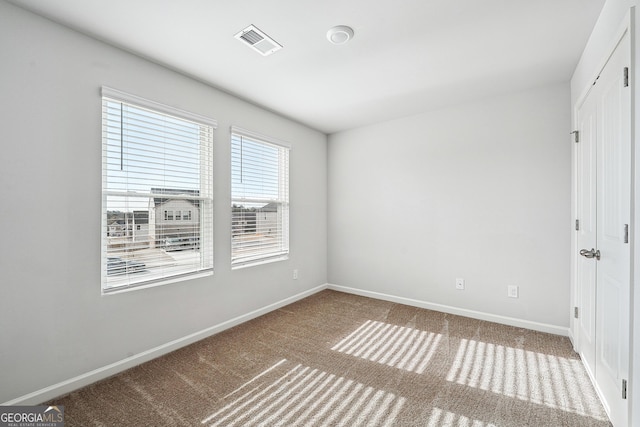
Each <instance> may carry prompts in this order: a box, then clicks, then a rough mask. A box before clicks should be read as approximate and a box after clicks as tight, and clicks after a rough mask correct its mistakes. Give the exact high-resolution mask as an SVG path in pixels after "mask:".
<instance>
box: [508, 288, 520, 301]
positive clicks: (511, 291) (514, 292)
mask: <svg viewBox="0 0 640 427" xmlns="http://www.w3.org/2000/svg"><path fill="white" fill-rule="evenodd" d="M507 296H508V297H509V298H518V286H517V285H509V286H507Z"/></svg>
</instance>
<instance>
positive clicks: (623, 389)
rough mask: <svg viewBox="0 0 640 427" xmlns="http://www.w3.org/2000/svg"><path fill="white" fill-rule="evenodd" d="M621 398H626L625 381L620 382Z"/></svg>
mask: <svg viewBox="0 0 640 427" xmlns="http://www.w3.org/2000/svg"><path fill="white" fill-rule="evenodd" d="M622 398H623V399H626V398H627V380H622Z"/></svg>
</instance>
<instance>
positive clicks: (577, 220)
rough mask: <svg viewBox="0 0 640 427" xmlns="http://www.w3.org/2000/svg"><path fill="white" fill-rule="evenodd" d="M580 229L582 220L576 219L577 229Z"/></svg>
mask: <svg viewBox="0 0 640 427" xmlns="http://www.w3.org/2000/svg"><path fill="white" fill-rule="evenodd" d="M578 230H580V220H579V219H576V231H578Z"/></svg>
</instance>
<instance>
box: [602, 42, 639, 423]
mask: <svg viewBox="0 0 640 427" xmlns="http://www.w3.org/2000/svg"><path fill="white" fill-rule="evenodd" d="M629 56H630V55H629V36H628V35H625V37H624V38H623V39H622V40H621V42H620V44H619V45H618V47H617V48H616V50H615V51H614V53H613V55H612V56H611V58H610V59H609V62H607V65H606V67H605V68H604V69H603V71H602V73H601V74H600V79H598V86H599V93H600V95H599V99H600V101H599V105H598V111H597V115H598V124H597V129H598V132H597V135H598V136H597V147H598V151H597V162H598V166H597V175H598V180H597V196H596V198H597V206H598V208H597V215H596V217H597V225H596V230H597V232H596V234H597V244H598V246H597V248H598V249H599V250H600V252H601V255H602V258H601V259H600V261H598V262H597V268H596V284H597V285H596V337H597V338H596V375H595V377H596V384H597V386H598V387H599V388H600V391H601V393H602V396H603V399H604V400H605V402H604V404H605V406H606V407H608V408H609V414H610V417H611V420H612V422H613V424H614V426H626V425H627V401H626V400H623V399H622V380H623V379H627V378H628V374H629V360H628V358H629V340H630V338H629V319H630V315H629V313H630V280H631V275H630V273H631V269H630V266H631V264H630V262H631V258H630V254H631V253H630V245H629V244H628V243H625V242H624V229H625V224H629V219H630V217H631V211H630V200H631V138H630V135H631V133H630V129H631V126H630V116H631V114H630V112H631V98H630V93H631V91H630V90H629V87H625V85H624V78H623V76H624V73H623V70H624V68H625V67H629V63H630V60H629Z"/></svg>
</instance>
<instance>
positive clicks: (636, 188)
mask: <svg viewBox="0 0 640 427" xmlns="http://www.w3.org/2000/svg"><path fill="white" fill-rule="evenodd" d="M627 33H629V42H630V43H629V44H630V58H631V62H630V63H631V68H632V69H631V72H630V73H629V84H630V86H631V112H630V114H631V129H630V132H631V219H630V222H631V224H630V227H631V231H630V233H629V245H630V251H631V266H630V295H629V322H630V325H629V351H630V354H629V367H628V372H629V378H628V382H629V385H628V387H629V389H628V395H627V396H628V397H627V398H628V399H629V400H628V420H629V422H630V423H633V422H635V421H636V420H635V419H636V418H640V392H638V395H637V396H634V394H635V393H634V392H633V391H634V389H635V388H638V389H640V364H637V366H634V363H633V361H634V360H633V354H635V353H636V352H635V351H634V348H636V347H637V348H638V349H640V316H639V318H636V316H634V306H638V307H640V292H638V293H637V298H638V301H637V303H634V301H635V298H636V293H635V292H634V288H635V282H636V275H635V268H634V267H636V266H637V267H638V268H639V269H640V253H636V251H635V241H636V238H640V232H639V231H637V230H636V224H640V209H635V200H636V192H637V193H638V200H640V182H638V185H635V183H636V181H638V178H640V177H638V176H637V175H636V168H635V164H636V158H637V159H638V161H640V152H638V153H636V150H635V145H636V144H635V141H636V139H635V121H636V119H637V118H636V109H635V73H636V69H637V68H638V67H636V55H635V51H636V43H635V38H636V35H635V7H631V8H630V10H629V11H628V12H627V14H626V16H625V18H624V19H623V20H622V23H621V24H620V26H619V28H618V30H617V31H616V33H615V36H614V37H613V39H612V41H611V42H610V43H609V45H608V46H607V50H606V54H605V55H603V57H602V59H601V60H600V61H599V62H598V66H597V67H596V68H595V70H594V72H593V73H592V75H591V78H590V79H589V82H591V83H589V84H588V85H587V86H586V87H585V88H583V89H582V92H581V94H580V96H579V97H578V98H577V100H576V102H575V104H574V105H573V106H572V110H573V111H572V130H574V129H577V127H578V111H579V109H580V106H581V105H582V104H583V103H584V102H585V100H586V98H587V96H588V95H589V94H590V92H591V89H592V87H593V83H594V82H595V81H596V79H597V78H598V76H599V75H600V74H601V72H602V71H603V69H604V67H605V66H606V65H607V63H608V62H609V59H610V58H611V56H612V55H613V53H614V51H615V50H616V48H617V46H618V44H619V43H620V41H621V40H622V38H623V37H624V36H625V34H627ZM570 137H571V139H570V141H571V142H570V143H571V227H572V228H571V230H572V232H571V289H570V292H571V296H570V301H571V306H570V307H569V310H570V321H569V322H570V326H569V339H570V340H571V342H572V345H573V349H574V350H575V351H576V352H578V349H579V348H580V343H579V335H578V334H577V329H576V328H577V322H576V320H575V317H574V307H578V295H579V294H578V282H577V278H578V252H579V250H580V248H579V247H578V233H577V232H576V230H575V220H576V219H578V216H577V214H578V213H577V208H578V182H577V181H578V180H577V178H578V155H577V154H578V153H577V149H576V145H577V144H576V143H575V140H574V135H573V134H571V135H570ZM639 286H640V284H639ZM636 323H637V326H638V327H635V326H636ZM636 334H637V335H638V338H639V339H638V340H634V339H633V338H634V336H635V335H636ZM637 354H640V352H638V353H637ZM634 368H635V369H634ZM636 371H638V372H636ZM587 373H588V374H589V377H590V379H591V382H592V383H593V384H594V388H595V389H596V392H597V394H598V397H599V398H600V399H601V400H604V399H603V397H602V395H601V392H600V389H599V387H597V385H596V382H595V378H594V376H592V372H590V371H589V370H587ZM634 407H636V409H637V410H638V415H637V416H636V417H632V415H633V413H634V411H633V409H634Z"/></svg>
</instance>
